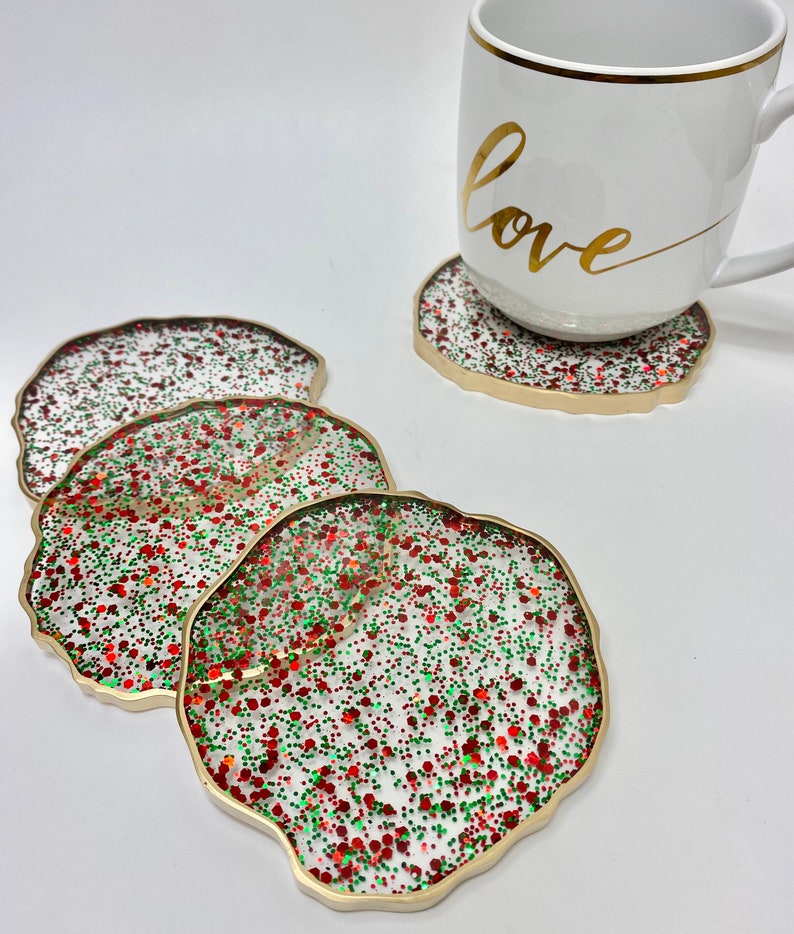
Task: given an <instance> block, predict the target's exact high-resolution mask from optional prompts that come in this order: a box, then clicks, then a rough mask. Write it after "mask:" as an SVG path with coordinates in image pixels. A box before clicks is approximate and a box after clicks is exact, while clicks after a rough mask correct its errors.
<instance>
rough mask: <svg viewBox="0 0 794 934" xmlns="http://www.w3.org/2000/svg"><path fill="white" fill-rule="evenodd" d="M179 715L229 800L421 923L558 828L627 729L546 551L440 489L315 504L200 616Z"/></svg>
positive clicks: (364, 894)
mask: <svg viewBox="0 0 794 934" xmlns="http://www.w3.org/2000/svg"><path fill="white" fill-rule="evenodd" d="M183 653H184V658H185V663H184V669H183V675H182V680H181V682H180V685H179V697H178V700H177V713H178V716H179V719H180V723H181V726H182V731H183V733H184V735H185V738H186V739H187V741H188V745H189V746H190V749H191V753H192V755H193V760H194V764H195V766H196V770H197V772H198V774H199V777H200V778H201V780H202V782H203V783H204V785H205V786H206V787H207V788H208V789H209V791H210V792H211V793H212V794H213V796H214V798H215V799H216V801H217V802H218V803H220V804H222V805H224V806H226V807H227V808H228V809H229V810H231V811H232V813H234V814H235V816H237V817H240V818H242V819H243V820H246V821H248V822H249V823H252V824H254V825H255V826H259V827H261V828H262V829H264V830H267V831H268V832H270V833H271V834H272V835H273V836H275V837H276V838H277V839H279V840H280V842H281V843H282V845H283V846H284V848H285V849H286V851H287V853H288V854H289V858H290V862H291V866H292V869H293V871H294V872H295V875H296V878H297V880H298V884H299V885H300V886H301V888H303V889H304V890H305V891H307V892H309V893H310V894H311V895H314V896H316V897H318V898H319V899H321V900H322V901H324V902H326V903H327V904H328V905H330V906H331V907H333V908H337V909H343V910H344V909H359V908H382V909H390V910H404V911H411V910H416V909H420V908H425V907H428V906H429V905H431V904H433V903H435V902H437V901H438V900H439V899H441V898H443V897H444V896H445V895H446V894H447V893H448V892H449V891H450V890H451V889H452V888H454V887H455V885H457V884H458V883H459V882H462V881H463V880H464V879H465V878H467V877H469V876H471V875H474V874H476V873H478V872H481V871H482V870H484V869H487V868H488V867H489V866H490V865H492V864H493V863H494V862H495V861H496V860H497V859H498V858H499V857H500V856H501V855H502V854H503V853H504V852H505V851H506V850H507V848H508V847H509V846H510V845H511V844H512V843H514V842H515V841H516V840H518V839H520V838H521V837H523V836H524V835H526V834H528V833H531V832H532V831H534V830H538V829H539V828H540V827H541V826H543V824H545V823H546V821H547V820H548V819H549V818H550V817H551V815H552V813H553V811H554V809H555V808H556V806H557V804H558V803H559V801H560V800H561V799H562V798H563V797H564V796H565V795H566V794H567V793H568V792H570V791H572V790H573V789H574V788H576V787H577V786H578V785H579V783H580V782H581V780H582V779H583V778H584V777H585V776H586V775H587V774H588V772H589V771H590V768H591V766H592V765H593V763H594V761H595V755H596V752H597V749H598V746H599V739H600V736H601V735H602V734H603V731H604V729H605V727H606V723H607V710H608V708H607V701H606V678H605V673H604V670H603V666H602V662H601V659H600V655H599V650H598V631H597V626H596V623H595V621H594V620H593V618H592V616H591V613H590V610H589V609H588V607H587V604H586V603H585V601H584V599H583V598H582V596H581V594H580V592H579V589H578V586H577V584H576V582H575V581H574V579H573V576H572V575H571V573H570V571H569V569H568V567H567V565H566V564H565V562H564V561H563V560H562V558H560V556H559V555H558V554H557V553H556V552H555V551H554V550H553V549H552V548H551V546H550V545H548V544H547V543H546V542H544V541H543V540H542V539H539V538H538V537H537V536H534V535H532V534H531V533H529V532H525V531H521V530H519V529H516V528H514V527H512V526H509V525H507V524H505V523H503V522H501V521H500V520H498V519H494V518H491V517H481V516H480V517H478V516H467V515H464V514H462V513H460V512H458V511H457V510H455V509H454V508H452V507H451V506H448V505H446V504H442V503H436V502H432V501H430V500H428V499H426V498H425V497H423V496H421V494H418V493H385V494H380V493H358V494H351V495H345V496H338V497H333V498H330V499H327V500H325V501H323V502H319V503H311V504H308V505H304V506H300V507H296V508H295V509H293V510H291V511H290V512H289V513H287V514H286V516H283V517H282V518H280V519H279V520H278V521H277V522H276V523H274V524H273V526H271V528H270V529H269V530H268V531H267V532H266V533H264V534H263V535H261V536H260V537H259V538H258V539H257V541H256V542H255V543H254V544H253V545H252V546H251V547H250V549H249V550H248V552H247V554H246V555H245V556H244V557H243V558H242V559H241V561H240V562H239V563H238V564H237V565H236V567H235V568H234V569H233V570H232V571H231V572H230V573H229V574H228V575H227V576H226V577H225V578H224V579H223V580H222V581H220V582H219V584H218V585H217V587H216V588H215V589H214V590H213V591H212V592H208V594H207V595H206V596H205V597H203V598H202V599H201V600H200V601H198V602H197V603H196V604H195V605H194V607H193V608H192V610H191V612H190V614H189V615H188V620H187V622H186V625H185V637H184V648H183Z"/></svg>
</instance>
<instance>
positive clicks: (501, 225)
mask: <svg viewBox="0 0 794 934" xmlns="http://www.w3.org/2000/svg"><path fill="white" fill-rule="evenodd" d="M511 136H515V137H517V142H516V145H515V147H514V148H513V150H512V152H511V153H510V154H509V155H507V156H506V157H505V158H504V159H503V160H502V161H501V162H499V163H498V164H497V165H496V166H495V167H494V168H492V169H491V170H490V171H488V172H486V173H485V174H484V175H481V174H480V173H481V172H482V170H483V167H484V166H485V163H486V162H487V161H488V158H489V157H490V156H491V155H492V153H493V152H494V150H495V149H496V147H497V146H498V145H499V144H500V143H501V142H502V141H503V140H505V139H507V138H508V137H511ZM526 141H527V135H526V133H525V132H524V131H523V129H522V128H521V127H520V126H519V125H518V124H517V123H514V122H513V121H508V122H507V123H503V124H501V125H500V126H498V127H496V129H495V130H492V131H491V132H490V133H489V134H488V135H487V136H486V137H485V139H484V140H483V142H482V145H481V146H480V148H479V149H478V150H477V154H476V155H475V157H474V159H472V162H471V166H470V167H469V171H468V174H467V175H466V182H465V184H464V186H463V193H462V198H463V222H464V224H465V225H466V229H467V230H469V231H470V232H471V233H474V232H476V231H478V230H484V229H485V228H487V227H490V228H491V237H492V239H493V242H494V243H495V244H496V245H497V246H498V247H499V248H500V249H502V250H510V249H512V248H513V247H514V246H515V245H516V244H517V243H519V242H520V241H521V240H523V239H524V237H529V236H531V237H532V243H531V246H530V248H529V263H528V265H529V271H530V272H538V271H539V270H541V269H543V267H544V266H545V265H546V264H547V263H550V262H551V261H552V260H553V259H554V257H555V256H558V255H559V254H560V253H562V252H563V250H570V251H572V252H574V253H579V254H580V256H579V265H580V266H581V267H582V269H583V270H584V271H585V272H587V273H590V275H592V276H598V275H601V273H604V272H610V271H611V270H613V269H620V268H621V267H622V266H628V265H630V264H631V263H638V262H639V261H640V260H643V259H648V258H649V257H651V256H656V255H657V254H659V253H664V252H666V251H667V250H672V249H674V248H675V247H677V246H681V245H682V244H684V243H688V242H689V241H690V240H694V239H695V238H696V237H702V236H703V234H705V233H708V231H709V230H713V229H714V228H715V227H716V226H717V225H718V224H721V223H722V222H723V221H724V220H726V218H728V217H729V216H730V215H731V214H732V213H733V211H730V212H729V213H728V214H726V215H725V217H721V218H720V219H719V220H718V221H716V222H715V223H713V224H711V225H710V226H709V227H706V228H705V229H704V230H700V231H698V232H697V233H696V234H692V235H691V236H689V237H685V238H684V239H683V240H678V241H677V242H676V243H671V244H669V245H668V246H663V247H661V248H660V249H658V250H653V251H652V252H650V253H643V255H642V256H635V257H634V258H633V259H627V260H624V261H623V262H622V263H615V264H614V265H612V266H604V267H602V268H601V269H593V262H594V261H595V260H596V259H598V257H599V256H606V255H608V254H609V253H617V252H618V250H623V249H625V248H626V247H627V246H628V245H629V242H630V241H631V232H630V231H628V230H626V228H625V227H610V228H609V229H608V230H605V231H603V232H602V233H600V234H598V235H597V236H595V237H593V239H592V240H591V241H590V242H589V243H588V244H587V245H586V246H576V244H574V243H568V241H567V240H565V241H563V242H562V243H561V244H560V245H559V246H557V247H555V248H554V249H552V250H549V251H548V252H544V251H545V250H546V247H547V241H548V239H549V236H550V235H551V233H552V231H553V229H554V228H553V226H552V225H551V224H550V223H548V222H547V221H542V222H540V223H535V221H534V220H533V218H532V215H531V214H529V213H527V212H526V211H524V210H522V209H521V208H518V207H513V206H512V205H508V206H507V207H504V208H501V209H500V210H498V211H496V212H495V213H494V214H491V215H490V216H489V217H486V218H485V219H484V220H481V221H479V222H477V223H471V222H470V221H469V201H470V200H471V196H472V194H473V193H474V192H475V191H477V190H479V189H480V188H484V187H485V186H486V185H490V184H491V183H492V182H494V181H495V180H496V179H497V178H499V176H500V175H504V173H505V172H507V171H508V170H509V169H510V168H511V166H513V165H515V163H516V162H517V161H518V158H519V156H520V155H521V153H522V152H523V151H524V146H525V145H526Z"/></svg>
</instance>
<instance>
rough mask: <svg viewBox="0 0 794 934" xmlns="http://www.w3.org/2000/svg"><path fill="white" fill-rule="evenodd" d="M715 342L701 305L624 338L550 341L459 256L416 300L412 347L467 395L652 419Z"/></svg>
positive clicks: (683, 389)
mask: <svg viewBox="0 0 794 934" xmlns="http://www.w3.org/2000/svg"><path fill="white" fill-rule="evenodd" d="M713 339H714V327H713V325H712V323H711V319H710V318H709V315H708V312H707V311H706V309H705V308H703V306H702V305H700V304H695V305H692V306H691V308H689V309H687V310H686V311H685V312H682V313H681V314H680V315H678V316H677V317H675V318H673V319H672V320H671V321H667V322H665V323H664V324H660V325H657V326H656V327H654V328H649V329H648V330H647V331H642V332H641V333H640V334H635V335H633V336H631V337H625V338H621V339H620V340H614V341H604V342H603V343H574V342H568V341H561V340H555V339H554V338H551V337H544V336H542V335H540V334H535V333H533V332H532V331H528V330H527V329H526V328H523V327H521V325H519V324H516V323H515V322H514V321H512V320H510V318H508V317H506V316H505V315H503V314H502V313H501V312H500V311H498V310H497V309H496V308H494V306H493V305H491V304H490V303H489V302H487V301H486V300H485V299H484V298H483V297H482V296H481V295H480V293H479V292H478V291H477V289H476V288H475V287H474V285H473V284H472V283H471V281H470V280H469V278H468V275H467V272H466V267H465V265H464V263H463V261H462V260H461V258H460V257H459V256H455V257H453V258H452V259H450V260H447V261H446V262H444V263H442V264H441V266H439V267H438V269H436V270H435V271H434V272H433V273H432V274H431V275H430V276H429V277H428V278H427V279H426V280H425V282H424V283H423V284H422V286H421V287H420V288H419V291H418V292H417V294H416V297H415V301H414V347H415V349H416V352H417V353H418V354H419V356H421V357H422V358H423V359H424V360H425V361H426V362H427V363H429V364H430V365H431V366H432V367H434V368H435V369H436V370H438V372H439V373H441V375H442V376H445V377H447V378H448V379H451V380H452V381H453V382H456V383H457V384H458V385H459V386H461V387H462V388H463V389H471V390H475V391H478V392H483V393H487V394H488V395H491V396H495V397H496V398H498V399H505V400H507V401H509V402H519V403H522V404H523V405H530V406H535V407H538V408H547V409H561V410H562V411H564V412H569V413H574V414H577V413H593V414H600V415H615V414H620V413H627V412H649V411H651V409H653V408H654V407H655V406H657V405H660V404H666V403H674V402H680V401H681V400H682V399H683V398H684V397H685V396H686V393H687V391H688V390H689V387H690V386H691V384H692V383H693V381H694V379H695V377H696V375H697V373H698V371H699V369H700V367H701V366H702V365H703V363H704V361H705V359H706V355H707V354H708V351H709V350H710V349H711V345H712V343H713Z"/></svg>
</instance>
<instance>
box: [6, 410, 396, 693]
mask: <svg viewBox="0 0 794 934" xmlns="http://www.w3.org/2000/svg"><path fill="white" fill-rule="evenodd" d="M244 399H255V400H256V401H257V402H259V401H268V400H271V399H272V400H281V401H286V402H294V403H297V404H299V405H303V406H306V407H308V408H315V409H319V410H320V411H321V412H323V413H324V414H325V415H327V416H328V417H329V418H332V419H336V420H337V421H340V422H344V423H345V424H346V425H348V426H349V427H350V428H353V429H354V430H355V431H357V432H359V433H360V434H361V435H362V436H363V437H364V438H366V440H367V441H368V442H369V443H370V444H371V445H372V447H373V448H374V450H375V454H376V455H377V457H378V460H379V462H380V466H381V469H382V470H383V475H384V477H385V478H386V483H387V490H386V491H384V490H382V489H379V488H377V487H370V488H365V489H362V490H360V491H358V492H361V493H376V492H377V493H382V492H393V491H395V490H396V489H397V486H396V484H395V482H394V477H393V475H392V472H391V468H390V467H389V464H388V461H387V460H386V456H385V455H384V453H383V449H382V448H381V446H380V442H378V441H377V439H376V438H374V437H373V436H372V435H371V434H370V432H368V431H367V430H366V429H364V428H362V427H361V426H360V425H357V424H356V423H355V422H352V421H350V419H347V418H342V416H341V415H337V414H336V413H335V412H332V411H331V410H330V409H328V408H327V407H326V406H324V405H320V404H319V403H310V402H308V401H307V400H305V399H288V398H286V397H284V396H263V397H260V396H230V397H229V398H228V399H212V400H208V399H199V398H196V399H187V400H186V401H185V402H180V404H179V405H176V406H173V407H172V408H168V409H158V410H157V411H154V412H146V413H144V414H143V415H139V416H138V418H135V419H133V420H132V422H125V423H123V424H120V425H116V426H115V427H114V428H111V429H110V431H107V432H105V434H103V435H102V436H101V437H100V438H97V439H96V440H95V441H93V442H92V443H91V444H89V445H87V446H86V447H85V448H83V449H82V450H81V451H78V452H77V454H75V455H74V457H73V458H72V460H71V462H70V464H69V467H68V469H67V471H66V473H65V474H64V477H67V476H68V475H69V474H70V473H71V471H72V469H73V467H74V466H75V464H76V463H77V462H78V461H79V460H80V459H81V458H82V457H83V456H84V455H85V454H86V453H87V452H88V451H90V450H91V448H93V447H96V446H97V445H100V444H102V443H103V442H104V441H106V440H107V439H108V438H110V437H111V436H112V435H113V434H115V433H116V432H117V431H118V430H119V429H120V428H122V427H124V425H129V424H133V423H134V422H137V421H139V420H140V419H147V418H153V417H157V416H159V415H178V414H179V413H180V412H182V411H183V410H187V409H189V408H191V407H192V406H195V405H196V404H197V403H201V404H204V405H208V406H210V405H223V404H225V403H228V402H229V401H232V400H236V401H241V400H244ZM62 479H63V478H62ZM56 482H60V481H56ZM343 495H348V494H343ZM47 499H48V495H47V494H45V496H43V497H42V498H41V499H40V500H39V499H34V508H33V515H32V516H31V520H30V524H31V528H32V530H33V535H34V542H33V547H32V549H31V550H30V553H29V554H28V556H27V558H26V560H25V567H24V571H23V576H22V581H21V583H20V585H19V589H18V592H17V596H18V599H19V603H20V604H21V605H22V608H23V609H24V610H25V612H26V613H27V615H28V619H29V620H30V635H31V637H32V638H33V640H34V641H35V642H36V643H37V644H38V645H39V646H40V647H41V648H42V649H49V650H50V651H51V652H53V653H54V654H55V655H56V656H57V657H58V658H60V659H62V660H63V661H64V662H66V664H67V666H68V668H69V671H70V674H71V676H72V680H73V681H74V682H75V684H76V685H77V686H78V687H79V688H80V689H81V690H82V691H83V693H85V694H89V695H94V696H95V697H97V699H98V700H100V701H102V702H103V703H107V704H112V705H114V706H116V707H121V708H123V709H125V710H132V711H144V710H153V709H154V708H156V707H174V704H175V703H176V698H177V691H176V690H173V691H170V690H167V689H163V688H153V689H152V690H150V691H138V692H131V691H119V690H118V689H117V688H112V687H108V686H107V685H105V684H100V683H99V682H97V681H94V680H93V679H92V678H89V677H87V676H86V675H83V674H81V673H80V671H79V670H78V669H77V666H76V665H75V663H74V660H73V659H72V657H71V656H70V655H69V653H68V652H67V651H66V650H65V649H64V648H63V646H62V645H61V644H60V643H59V642H58V641H57V640H56V639H54V638H53V637H52V636H50V635H48V634H47V633H43V632H41V631H40V630H39V628H38V617H37V615H36V611H35V610H34V609H33V607H32V606H31V605H30V603H28V600H27V595H26V590H27V585H28V582H29V581H30V574H31V571H32V570H33V562H34V561H35V559H36V555H37V554H38V551H39V548H40V546H41V544H42V541H43V540H44V536H43V534H42V531H41V526H40V524H39V516H40V514H41V510H42V508H43V506H44V505H45V503H46V502H47ZM309 502H314V501H313V500H310V501H309ZM300 505H306V504H305V503H304V504H298V505H297V506H294V507H289V508H288V509H287V510H284V511H282V512H279V513H277V514H276V516H275V517H274V518H273V520H272V522H271V523H270V525H275V523H277V522H279V521H280V520H281V518H282V517H283V516H284V515H285V514H286V513H287V512H290V511H291V510H292V509H293V508H294V509H297V508H299V507H300ZM269 527H270V526H268V528H269ZM259 538H260V535H259V534H257V535H256V536H255V537H254V539H253V540H252V542H249V544H248V546H246V548H245V549H244V551H243V555H246V554H248V551H249V549H250V547H252V546H253V544H254V542H256V541H258V540H259ZM238 563H239V562H238V561H237V559H235V562H234V565H233V567H234V568H236V567H237V564H238ZM230 573H231V569H229V570H227V571H224V572H223V573H222V574H221V575H220V576H219V577H218V578H216V580H214V581H213V582H211V583H210V585H209V587H208V588H207V590H208V592H210V593H212V592H214V590H215V588H216V587H217V586H218V585H219V584H220V583H221V581H222V580H224V579H225V578H226V577H227V576H228V574H230ZM201 600H202V598H199V600H198V601H197V602H201ZM192 611H193V607H192V606H191V607H190V608H189V610H188V613H187V615H186V617H185V618H186V619H187V617H188V616H190V614H191V613H192ZM184 626H185V624H184V623H183V636H184ZM180 658H181V657H180ZM182 667H184V666H182ZM180 678H181V674H180Z"/></svg>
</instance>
